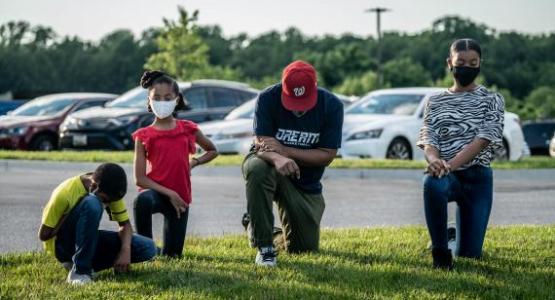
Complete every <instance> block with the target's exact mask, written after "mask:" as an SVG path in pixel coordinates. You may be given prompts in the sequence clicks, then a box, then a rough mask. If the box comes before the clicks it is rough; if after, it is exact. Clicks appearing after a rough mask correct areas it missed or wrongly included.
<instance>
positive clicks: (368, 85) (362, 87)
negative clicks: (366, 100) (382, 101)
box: [334, 71, 378, 96]
mask: <svg viewBox="0 0 555 300" xmlns="http://www.w3.org/2000/svg"><path fill="white" fill-rule="evenodd" d="M377 88H378V75H377V74H376V73H375V72H373V71H368V72H366V73H363V74H361V75H360V76H350V77H347V78H346V79H345V80H344V81H343V83H342V84H341V85H339V86H338V87H336V88H335V89H334V91H335V92H337V93H339V94H343V95H355V96H363V95H365V94H367V93H368V92H371V91H373V90H376V89H377Z"/></svg>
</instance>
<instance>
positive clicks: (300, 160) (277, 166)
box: [243, 61, 343, 266]
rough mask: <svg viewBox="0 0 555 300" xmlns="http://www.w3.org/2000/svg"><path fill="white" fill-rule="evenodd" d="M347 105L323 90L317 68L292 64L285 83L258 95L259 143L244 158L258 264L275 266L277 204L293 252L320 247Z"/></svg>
mask: <svg viewBox="0 0 555 300" xmlns="http://www.w3.org/2000/svg"><path fill="white" fill-rule="evenodd" d="M342 126H343V104H342V103H341V102H340V101H339V99H337V97H335V95H333V94H332V93H331V92H329V91H327V90H325V89H322V88H318V87H317V84H316V71H315V70H314V67H312V66H311V65H310V64H308V63H306V62H303V61H295V62H293V63H291V64H290V65H288V66H287V67H286V68H285V69H284V71H283V75H282V82H281V83H278V84H275V85H273V86H270V87H268V88H267V89H265V90H264V91H263V92H262V93H260V95H259V97H258V101H257V104H256V109H255V116H254V132H255V142H254V145H253V147H252V150H251V152H250V153H249V154H248V155H247V157H246V158H245V161H244V162H243V176H244V177H245V180H246V191H247V210H248V214H249V215H250V224H249V225H250V229H251V239H252V240H251V242H252V243H253V245H254V246H256V247H258V253H257V255H256V260H255V263H256V264H258V265H263V266H275V265H276V254H275V251H274V247H273V225H274V215H273V212H272V202H273V201H275V202H276V203H277V206H278V211H279V216H280V219H281V223H282V225H283V238H284V239H283V243H284V245H285V249H286V250H287V251H289V252H304V251H316V250H318V243H319V240H320V220H321V219H322V214H323V213H324V207H325V204H324V198H323V197H322V184H321V183H320V179H321V178H322V175H323V173H324V169H325V167H326V166H328V165H329V164H330V163H331V162H332V161H333V159H334V158H335V156H336V154H337V149H339V148H340V146H341V129H342Z"/></svg>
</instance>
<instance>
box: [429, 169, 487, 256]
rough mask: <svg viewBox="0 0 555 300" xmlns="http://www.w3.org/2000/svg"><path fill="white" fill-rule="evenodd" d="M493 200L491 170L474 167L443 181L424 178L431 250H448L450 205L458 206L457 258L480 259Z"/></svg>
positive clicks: (442, 179) (451, 174) (436, 178)
mask: <svg viewBox="0 0 555 300" xmlns="http://www.w3.org/2000/svg"><path fill="white" fill-rule="evenodd" d="M492 200H493V176H492V171H491V168H489V167H483V166H472V167H470V168H468V169H465V170H460V171H454V172H451V173H449V175H447V176H444V177H442V178H438V177H433V176H430V175H427V176H425V177H424V212H425V214H426V223H427V225H428V231H429V233H430V237H431V239H432V247H433V248H439V249H447V242H448V240H447V203H448V202H451V201H455V202H456V203H457V246H456V249H455V255H457V256H462V257H472V258H478V257H480V256H481V255H482V246H483V244H484V236H485V235H486V229H487V225H488V220H489V215H490V212H491V205H492Z"/></svg>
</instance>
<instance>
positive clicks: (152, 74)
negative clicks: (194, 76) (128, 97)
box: [140, 70, 189, 112]
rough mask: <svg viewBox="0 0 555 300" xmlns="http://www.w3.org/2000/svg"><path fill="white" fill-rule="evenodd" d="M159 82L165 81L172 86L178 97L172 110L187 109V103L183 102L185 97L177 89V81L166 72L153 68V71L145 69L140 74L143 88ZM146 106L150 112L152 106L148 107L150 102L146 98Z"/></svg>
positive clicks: (150, 87) (149, 87)
mask: <svg viewBox="0 0 555 300" xmlns="http://www.w3.org/2000/svg"><path fill="white" fill-rule="evenodd" d="M159 83H165V84H168V85H170V86H171V87H172V89H173V91H174V93H175V94H176V95H177V96H178V97H179V99H178V100H177V106H176V107H175V110H174V112H176V111H178V110H187V109H189V105H188V104H187V103H186V102H185V98H183V95H182V94H181V92H180V91H179V85H178V84H177V81H175V79H173V78H172V77H171V76H170V75H168V74H166V73H165V72H163V71H160V70H153V71H145V72H144V73H143V76H141V81H140V84H141V86H142V87H143V88H145V89H148V90H150V89H152V86H154V85H155V84H159ZM146 106H147V109H148V111H149V112H152V108H151V107H150V102H149V101H148V100H147V102H146Z"/></svg>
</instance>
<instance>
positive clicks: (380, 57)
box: [366, 7, 391, 88]
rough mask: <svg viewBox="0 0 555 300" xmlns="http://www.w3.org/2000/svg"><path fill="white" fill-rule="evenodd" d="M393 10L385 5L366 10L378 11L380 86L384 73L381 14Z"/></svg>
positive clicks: (370, 11)
mask: <svg viewBox="0 0 555 300" xmlns="http://www.w3.org/2000/svg"><path fill="white" fill-rule="evenodd" d="M388 11H391V9H389V8H385V7H373V8H369V9H367V10H366V12H369V13H376V16H377V18H376V25H377V30H378V72H377V73H378V88H380V87H382V85H383V73H382V30H381V14H382V13H384V12H388Z"/></svg>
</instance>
